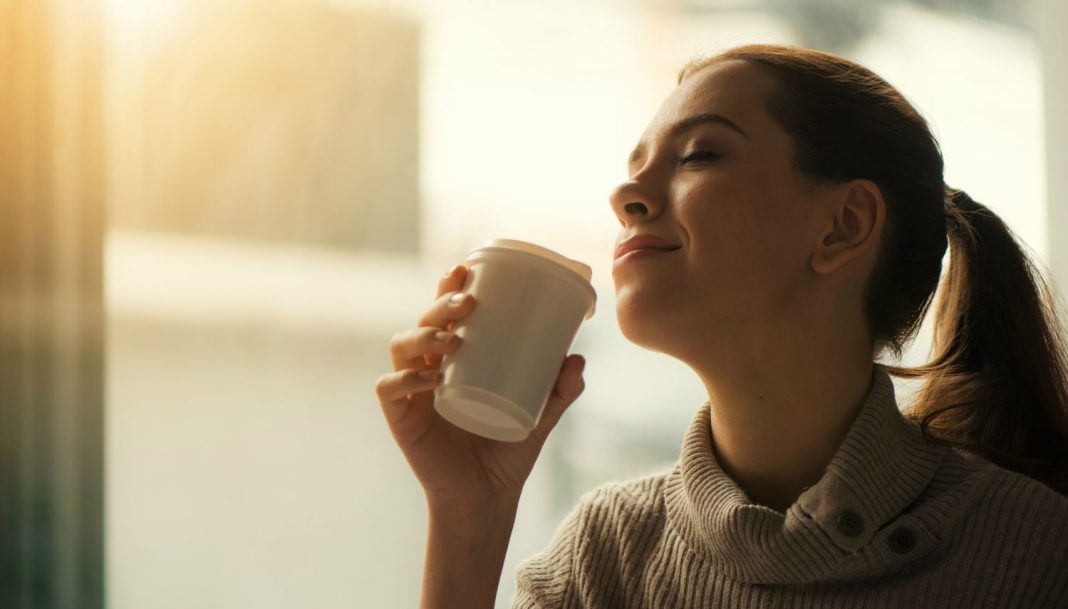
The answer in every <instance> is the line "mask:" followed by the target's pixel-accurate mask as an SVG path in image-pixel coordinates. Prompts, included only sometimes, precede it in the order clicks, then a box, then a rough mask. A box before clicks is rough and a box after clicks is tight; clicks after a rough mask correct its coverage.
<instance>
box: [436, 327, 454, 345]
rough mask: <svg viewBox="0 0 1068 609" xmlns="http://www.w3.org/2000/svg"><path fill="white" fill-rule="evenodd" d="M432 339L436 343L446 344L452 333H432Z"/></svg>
mask: <svg viewBox="0 0 1068 609" xmlns="http://www.w3.org/2000/svg"><path fill="white" fill-rule="evenodd" d="M434 338H435V339H436V340H437V341H438V342H441V343H447V342H449V339H450V338H452V333H450V332H445V331H444V330H442V331H439V332H435V333H434Z"/></svg>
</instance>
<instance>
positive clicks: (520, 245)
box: [476, 239, 593, 281]
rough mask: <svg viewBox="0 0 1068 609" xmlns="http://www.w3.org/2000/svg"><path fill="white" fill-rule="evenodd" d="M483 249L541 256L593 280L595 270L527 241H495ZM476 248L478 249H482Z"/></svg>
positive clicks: (488, 243)
mask: <svg viewBox="0 0 1068 609" xmlns="http://www.w3.org/2000/svg"><path fill="white" fill-rule="evenodd" d="M482 247H500V248H505V249H512V250H519V251H521V252H526V253H528V254H534V255H535V256H541V257H542V258H545V259H547V260H550V261H552V262H555V263H557V264H559V265H561V266H564V267H567V268H569V269H571V270H572V271H574V272H575V273H577V274H578V275H579V276H580V277H582V278H583V279H585V280H586V281H590V280H591V279H592V278H593V269H591V268H590V267H589V266H587V265H585V264H583V263H581V262H579V261H578V260H572V259H570V258H567V257H565V256H562V255H560V254H558V253H556V252H554V251H552V250H551V249H548V248H545V247H542V246H540V245H534V244H533V243H529V242H527V241H519V240H517V239H493V240H490V241H487V242H486V244H485V245H483V246H482ZM482 247H480V248H476V249H482Z"/></svg>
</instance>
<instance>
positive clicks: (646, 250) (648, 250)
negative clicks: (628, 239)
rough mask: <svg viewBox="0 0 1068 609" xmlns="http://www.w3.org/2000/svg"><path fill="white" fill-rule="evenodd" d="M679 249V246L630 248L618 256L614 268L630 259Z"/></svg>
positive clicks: (613, 264)
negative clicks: (669, 247)
mask: <svg viewBox="0 0 1068 609" xmlns="http://www.w3.org/2000/svg"><path fill="white" fill-rule="evenodd" d="M677 249H678V248H672V249H665V248H659V247H639V248H636V249H632V250H629V251H628V252H627V253H625V254H623V255H622V256H620V257H618V258H616V259H615V262H613V263H612V268H618V267H620V266H622V265H623V264H625V263H627V262H628V261H630V260H635V259H639V258H648V257H649V256H654V255H656V254H667V253H670V252H673V251H675V250H677Z"/></svg>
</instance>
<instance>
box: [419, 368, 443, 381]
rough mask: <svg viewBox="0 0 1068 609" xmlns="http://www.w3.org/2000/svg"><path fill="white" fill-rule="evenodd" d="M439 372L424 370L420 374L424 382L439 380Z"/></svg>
mask: <svg viewBox="0 0 1068 609" xmlns="http://www.w3.org/2000/svg"><path fill="white" fill-rule="evenodd" d="M438 374H439V372H438V371H437V370H423V371H422V372H420V373H419V378H421V379H423V380H424V381H433V380H437V378H438Z"/></svg>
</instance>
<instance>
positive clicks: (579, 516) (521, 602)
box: [512, 500, 586, 609]
mask: <svg viewBox="0 0 1068 609" xmlns="http://www.w3.org/2000/svg"><path fill="white" fill-rule="evenodd" d="M585 505H586V502H585V501H581V500H580V501H579V502H578V505H576V506H575V507H574V508H573V509H572V510H571V512H570V513H569V514H568V515H567V516H566V517H565V518H564V520H563V522H561V523H560V525H559V526H558V527H557V529H556V532H555V533H554V534H553V537H552V539H551V540H550V542H549V545H548V547H546V548H545V549H544V550H542V551H541V552H539V553H538V554H535V555H533V556H531V557H529V558H527V559H525V560H523V561H522V562H521V563H519V566H518V567H516V593H515V597H514V598H513V599H512V609H561V608H563V607H567V606H572V605H573V602H571V601H570V600H569V596H570V595H572V594H574V588H573V585H574V578H575V573H574V567H575V561H576V558H575V552H576V549H577V547H578V543H577V540H578V538H579V536H580V534H581V531H582V526H583V522H584V520H585V516H584V512H585V509H584V507H585Z"/></svg>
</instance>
